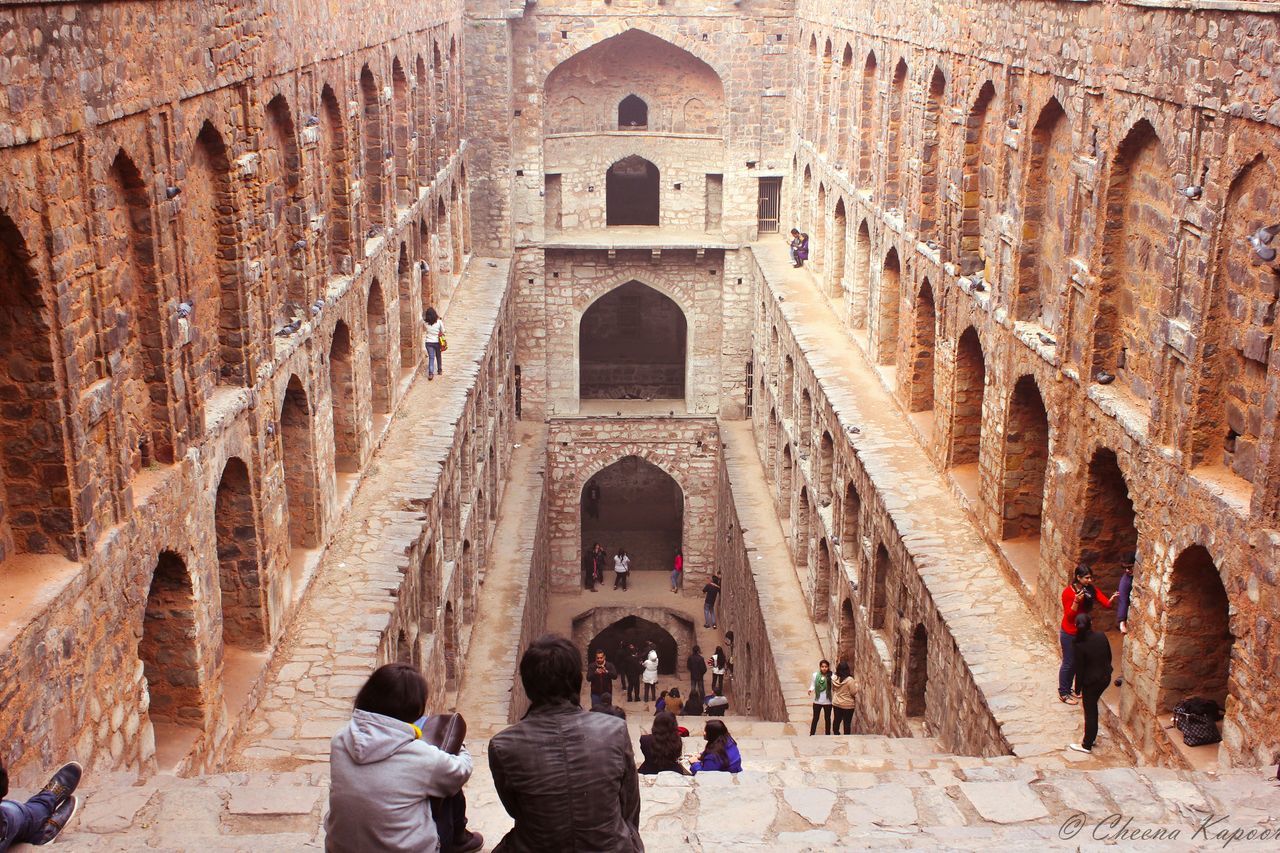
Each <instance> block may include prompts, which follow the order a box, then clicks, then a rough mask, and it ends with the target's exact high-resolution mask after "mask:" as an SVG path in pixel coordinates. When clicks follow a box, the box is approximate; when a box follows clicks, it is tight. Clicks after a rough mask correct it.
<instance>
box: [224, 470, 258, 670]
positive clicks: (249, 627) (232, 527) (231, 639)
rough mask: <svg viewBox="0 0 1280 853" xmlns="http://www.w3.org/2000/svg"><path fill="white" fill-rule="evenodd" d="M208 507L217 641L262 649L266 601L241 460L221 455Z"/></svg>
mask: <svg viewBox="0 0 1280 853" xmlns="http://www.w3.org/2000/svg"><path fill="white" fill-rule="evenodd" d="M214 506H215V509H214V529H215V534H216V538H217V545H218V578H219V586H220V587H221V591H222V641H223V643H224V644H225V645H227V646H230V647H232V648H242V649H252V650H257V649H261V648H264V647H265V646H266V644H267V628H266V600H265V596H264V591H263V588H262V564H261V562H260V560H259V557H258V535H259V534H258V523H257V515H256V514H255V513H254V509H253V485H252V480H251V479H250V477H249V469H248V467H247V466H246V465H245V464H244V461H243V460H241V459H239V458H237V457H234V456H233V457H231V458H230V459H228V460H227V464H226V466H225V467H224V468H223V469H222V479H221V481H220V482H219V483H218V492H217V499H216V501H215V504H214Z"/></svg>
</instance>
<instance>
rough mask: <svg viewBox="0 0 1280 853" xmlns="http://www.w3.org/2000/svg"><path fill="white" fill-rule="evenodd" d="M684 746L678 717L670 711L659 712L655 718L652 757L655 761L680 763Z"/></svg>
mask: <svg viewBox="0 0 1280 853" xmlns="http://www.w3.org/2000/svg"><path fill="white" fill-rule="evenodd" d="M683 746H684V741H682V740H681V739H680V730H679V729H678V728H676V715H675V714H673V713H671V712H670V711H659V712H658V714H657V716H655V717H654V718H653V746H652V747H651V751H650V755H652V756H653V759H654V760H655V761H679V760H680V750H681V749H682V748H683Z"/></svg>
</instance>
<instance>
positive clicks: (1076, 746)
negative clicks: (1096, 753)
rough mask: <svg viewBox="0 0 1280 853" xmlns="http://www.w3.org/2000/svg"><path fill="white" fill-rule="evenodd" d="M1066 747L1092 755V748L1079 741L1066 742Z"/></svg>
mask: <svg viewBox="0 0 1280 853" xmlns="http://www.w3.org/2000/svg"><path fill="white" fill-rule="evenodd" d="M1067 749H1074V750H1075V751H1076V752H1083V753H1084V754H1085V755H1093V749H1092V748H1090V747H1087V746H1085V745H1084V744H1080V743H1071V744H1067Z"/></svg>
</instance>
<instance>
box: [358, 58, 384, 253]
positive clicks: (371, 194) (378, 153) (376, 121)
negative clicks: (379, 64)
mask: <svg viewBox="0 0 1280 853" xmlns="http://www.w3.org/2000/svg"><path fill="white" fill-rule="evenodd" d="M360 104H361V108H362V112H361V121H360V125H361V126H360V141H361V146H360V147H361V149H362V150H363V152H364V180H363V181H361V184H362V186H361V194H362V195H363V197H364V218H365V222H366V223H367V224H368V226H369V228H371V229H376V230H379V231H381V230H382V228H383V226H385V225H386V224H387V215H386V200H385V196H384V192H385V187H384V185H383V184H384V175H383V172H384V165H385V163H386V161H387V159H388V158H387V154H386V152H385V151H384V150H383V140H382V104H381V94H380V93H379V91H378V84H377V82H376V81H375V80H374V79H373V72H372V71H371V70H369V66H368V65H366V66H364V67H363V68H361V69H360ZM365 236H368V235H365Z"/></svg>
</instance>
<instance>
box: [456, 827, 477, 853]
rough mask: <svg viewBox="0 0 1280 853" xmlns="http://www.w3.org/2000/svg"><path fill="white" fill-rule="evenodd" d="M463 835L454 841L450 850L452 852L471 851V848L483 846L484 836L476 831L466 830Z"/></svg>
mask: <svg viewBox="0 0 1280 853" xmlns="http://www.w3.org/2000/svg"><path fill="white" fill-rule="evenodd" d="M463 832H464V833H465V837H464V836H459V837H458V838H457V839H456V840H455V841H454V842H453V846H452V847H451V848H450V850H452V851H453V853H471V851H473V850H479V849H481V848H482V847H484V836H483V835H481V834H480V833H478V832H467V831H466V830H463Z"/></svg>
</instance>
